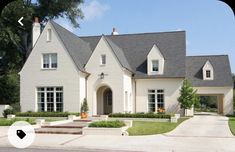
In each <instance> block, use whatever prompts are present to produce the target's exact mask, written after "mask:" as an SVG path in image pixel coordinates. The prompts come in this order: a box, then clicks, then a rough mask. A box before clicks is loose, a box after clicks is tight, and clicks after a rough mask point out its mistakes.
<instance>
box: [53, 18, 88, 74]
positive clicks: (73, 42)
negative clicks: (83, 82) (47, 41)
mask: <svg viewBox="0 0 235 152" xmlns="http://www.w3.org/2000/svg"><path fill="white" fill-rule="evenodd" d="M50 23H51V24H52V25H53V27H54V29H55V31H56V32H57V34H58V36H59V37H60V39H61V40H62V42H63V44H64V46H65V47H66V49H67V51H68V53H69V54H70V56H71V58H72V59H73V61H74V63H75V64H76V66H77V67H78V69H79V70H81V71H84V66H85V64H86V63H87V61H88V59H89V58H90V56H91V54H92V51H91V49H90V46H89V43H87V42H85V41H83V40H82V39H80V38H79V37H78V36H76V35H75V34H73V33H71V32H69V31H68V30H66V29H65V28H63V27H62V26H60V25H59V24H57V23H55V22H54V21H50ZM84 72H85V71H84Z"/></svg>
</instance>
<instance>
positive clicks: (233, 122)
mask: <svg viewBox="0 0 235 152" xmlns="http://www.w3.org/2000/svg"><path fill="white" fill-rule="evenodd" d="M228 123H229V127H230V130H231V132H232V133H233V135H234V136H235V117H229V122H228Z"/></svg>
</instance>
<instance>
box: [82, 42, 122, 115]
mask: <svg viewBox="0 0 235 152" xmlns="http://www.w3.org/2000/svg"><path fill="white" fill-rule="evenodd" d="M102 54H105V55H106V65H100V57H101V55H102ZM86 71H87V72H89V73H90V75H89V77H88V78H87V94H88V96H87V99H88V105H89V109H90V111H89V113H90V114H93V115H96V114H97V97H96V92H97V90H98V89H99V88H100V87H102V86H108V87H110V89H111V90H112V95H113V103H112V104H113V108H112V109H113V111H112V112H113V113H116V112H124V93H123V90H124V86H123V81H124V76H123V75H124V73H123V69H122V67H121V65H120V64H119V61H118V60H117V58H116V56H115V55H114V53H113V51H112V50H111V48H110V47H109V45H108V44H107V42H106V40H104V38H101V40H100V41H99V43H98V44H97V46H96V48H95V50H94V51H93V54H92V55H91V57H90V59H89V61H88V63H87V65H86ZM102 72H103V73H104V74H105V76H104V79H100V76H99V75H100V74H101V73H102Z"/></svg>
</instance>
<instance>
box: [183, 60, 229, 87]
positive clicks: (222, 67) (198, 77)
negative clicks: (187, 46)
mask: <svg viewBox="0 0 235 152" xmlns="http://www.w3.org/2000/svg"><path fill="white" fill-rule="evenodd" d="M208 60H209V62H210V63H211V64H212V66H213V69H214V80H203V75H202V68H203V66H204V65H205V63H206V61H208ZM186 78H187V79H188V80H189V82H190V83H191V85H192V86H194V87H202V86H203V87H213V86H214V87H217V86H220V87H221V86H233V80H232V73H231V69H230V64H229V59H228V56H227V55H214V56H213V55H211V56H187V57H186Z"/></svg>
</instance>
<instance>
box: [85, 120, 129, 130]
mask: <svg viewBox="0 0 235 152" xmlns="http://www.w3.org/2000/svg"><path fill="white" fill-rule="evenodd" d="M124 126H125V123H124V122H123V121H119V120H115V121H97V122H93V123H91V124H89V127H99V128H121V127H124Z"/></svg>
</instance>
